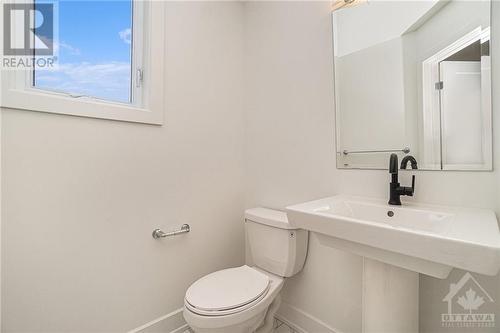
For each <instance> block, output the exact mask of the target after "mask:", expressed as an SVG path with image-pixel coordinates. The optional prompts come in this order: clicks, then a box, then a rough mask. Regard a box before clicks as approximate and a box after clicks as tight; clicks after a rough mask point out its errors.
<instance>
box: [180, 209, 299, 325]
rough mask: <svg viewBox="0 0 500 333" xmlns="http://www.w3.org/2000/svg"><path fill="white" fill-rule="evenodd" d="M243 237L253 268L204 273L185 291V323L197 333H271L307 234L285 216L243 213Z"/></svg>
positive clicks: (267, 212)
mask: <svg viewBox="0 0 500 333" xmlns="http://www.w3.org/2000/svg"><path fill="white" fill-rule="evenodd" d="M245 232H246V236H247V242H248V245H249V246H248V248H249V251H250V253H249V254H250V257H251V258H252V261H253V266H247V265H244V266H240V267H235V268H229V269H223V270H220V271H217V272H214V273H211V274H208V275H206V276H204V277H202V278H200V279H199V280H197V281H196V282H194V283H193V284H192V285H191V286H190V287H189V288H188V290H187V291H186V295H185V298H184V312H183V314H184V319H185V320H186V322H187V324H188V325H189V326H190V327H191V329H192V330H194V332H196V333H254V332H255V333H269V332H271V331H272V328H273V320H274V315H275V314H276V311H277V310H278V308H279V306H280V303H281V298H280V291H281V288H282V287H283V283H284V280H285V278H287V277H291V276H294V275H295V274H297V273H298V272H300V271H301V270H302V268H303V266H304V263H305V260H306V255H307V242H308V232H307V231H305V230H302V229H296V228H294V227H292V226H291V225H290V224H289V223H288V219H287V216H286V213H284V212H281V211H276V210H272V209H267V208H252V209H248V210H246V211H245Z"/></svg>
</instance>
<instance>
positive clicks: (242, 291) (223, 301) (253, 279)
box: [186, 265, 270, 311]
mask: <svg viewBox="0 0 500 333" xmlns="http://www.w3.org/2000/svg"><path fill="white" fill-rule="evenodd" d="M269 284H270V280H269V277H268V276H266V275H265V274H262V273H261V272H259V271H257V270H255V269H253V268H251V267H248V266H246V265H245V266H241V267H236V268H229V269H224V270H221V271H217V272H214V273H211V274H209V275H206V276H204V277H202V278H201V279H199V280H198V281H196V282H195V283H193V284H192V285H191V287H189V289H188V290H187V292H186V302H187V303H189V304H190V305H191V306H192V307H194V308H196V309H199V310H203V311H224V310H230V309H235V308H239V307H242V306H245V305H247V304H249V303H252V302H254V301H255V300H256V299H259V298H261V297H262V296H263V294H265V293H266V292H267V290H268V289H269Z"/></svg>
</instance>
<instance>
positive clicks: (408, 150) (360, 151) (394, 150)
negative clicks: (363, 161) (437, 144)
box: [342, 147, 410, 155]
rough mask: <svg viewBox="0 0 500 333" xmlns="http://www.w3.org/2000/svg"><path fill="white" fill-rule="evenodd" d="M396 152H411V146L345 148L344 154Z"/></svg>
mask: <svg viewBox="0 0 500 333" xmlns="http://www.w3.org/2000/svg"><path fill="white" fill-rule="evenodd" d="M394 152H403V153H405V154H408V153H409V152H410V148H409V147H404V148H403V149H381V150H344V151H343V152H342V154H344V155H349V154H371V153H394Z"/></svg>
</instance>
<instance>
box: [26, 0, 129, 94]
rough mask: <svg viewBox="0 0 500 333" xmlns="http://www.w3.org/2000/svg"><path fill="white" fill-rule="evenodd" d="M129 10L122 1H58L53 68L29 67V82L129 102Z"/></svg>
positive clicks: (68, 92)
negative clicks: (57, 32)
mask: <svg viewBox="0 0 500 333" xmlns="http://www.w3.org/2000/svg"><path fill="white" fill-rule="evenodd" d="M37 1H39V0H35V6H36V2H37ZM44 2H47V1H44ZM132 9H133V6H132V1H123V0H118V1H59V2H58V11H59V14H58V24H59V41H58V42H57V43H56V45H55V48H56V51H57V54H58V59H57V63H58V66H56V67H55V68H53V69H50V70H46V69H44V70H35V71H34V72H33V86H34V87H35V88H38V89H44V90H50V91H55V92H61V93H67V94H71V95H74V96H89V97H94V98H99V99H104V100H109V101H115V102H123V103H130V102H131V101H132V89H131V81H132V80H131V77H132V22H133V19H132ZM35 20H36V18H35ZM35 26H37V25H36V24H35Z"/></svg>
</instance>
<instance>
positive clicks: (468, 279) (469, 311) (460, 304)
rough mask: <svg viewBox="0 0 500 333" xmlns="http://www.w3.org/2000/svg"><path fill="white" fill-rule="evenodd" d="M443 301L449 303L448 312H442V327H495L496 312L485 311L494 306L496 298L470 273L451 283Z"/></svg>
mask: <svg viewBox="0 0 500 333" xmlns="http://www.w3.org/2000/svg"><path fill="white" fill-rule="evenodd" d="M443 302H446V303H448V312H447V313H442V314H441V326H442V327H447V328H489V327H495V314H494V313H488V312H490V311H483V309H491V308H493V306H492V305H493V303H494V300H493V298H492V297H491V296H490V295H489V294H488V292H487V291H486V290H485V289H484V288H483V287H482V286H481V285H480V284H479V282H478V281H477V280H476V279H475V278H474V276H472V274H470V273H465V274H464V276H463V277H462V278H461V279H460V280H459V281H457V282H456V283H452V284H450V290H449V292H448V294H447V295H446V296H445V297H444V299H443ZM491 312H493V311H491Z"/></svg>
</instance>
